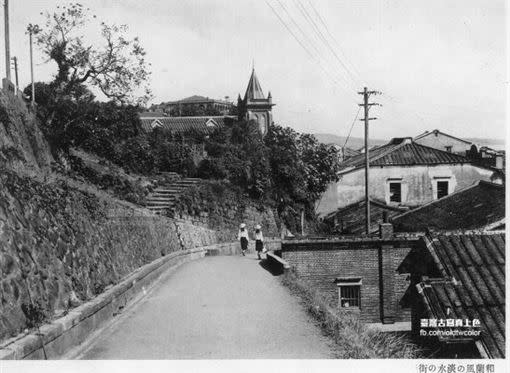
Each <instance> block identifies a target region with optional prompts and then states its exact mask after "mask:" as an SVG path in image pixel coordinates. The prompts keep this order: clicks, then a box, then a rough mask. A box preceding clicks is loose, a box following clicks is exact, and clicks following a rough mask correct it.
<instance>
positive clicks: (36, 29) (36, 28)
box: [27, 23, 41, 106]
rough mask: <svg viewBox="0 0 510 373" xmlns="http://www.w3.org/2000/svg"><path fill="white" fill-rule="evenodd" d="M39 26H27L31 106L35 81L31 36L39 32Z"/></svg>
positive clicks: (33, 103)
mask: <svg viewBox="0 0 510 373" xmlns="http://www.w3.org/2000/svg"><path fill="white" fill-rule="evenodd" d="M39 31H41V30H40V28H39V26H37V25H33V24H31V23H30V24H29V25H28V26H27V32H28V38H29V43H30V80H31V84H32V95H31V96H32V106H34V105H35V83H34V51H33V49H34V46H33V36H34V35H37V34H38V33H39Z"/></svg>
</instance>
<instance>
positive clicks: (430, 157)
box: [340, 138, 470, 172]
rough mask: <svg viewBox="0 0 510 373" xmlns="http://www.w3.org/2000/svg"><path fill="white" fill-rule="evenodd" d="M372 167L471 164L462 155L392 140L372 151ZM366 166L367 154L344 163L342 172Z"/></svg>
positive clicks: (402, 140) (370, 153)
mask: <svg viewBox="0 0 510 373" xmlns="http://www.w3.org/2000/svg"><path fill="white" fill-rule="evenodd" d="M369 158H370V166H400V165H405V166H410V165H436V164H452V163H469V162H470V161H469V160H468V159H467V158H466V157H463V156H461V155H458V154H453V153H448V152H445V151H442V150H438V149H434V148H430V147H428V146H424V145H420V144H417V143H415V142H413V141H412V139H411V138H398V139H392V140H391V141H390V142H389V143H388V144H385V145H381V146H379V147H376V148H373V149H370V151H369ZM364 165H365V154H360V155H357V156H354V157H352V158H349V159H347V160H345V161H344V162H342V164H341V167H342V170H341V171H340V172H348V171H350V170H353V169H357V168H361V167H363V166H364Z"/></svg>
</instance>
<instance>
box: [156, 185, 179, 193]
mask: <svg viewBox="0 0 510 373" xmlns="http://www.w3.org/2000/svg"><path fill="white" fill-rule="evenodd" d="M184 189H186V187H184V186H175V187H168V188H156V189H154V193H158V192H159V193H180V192H182V191H183V190H184Z"/></svg>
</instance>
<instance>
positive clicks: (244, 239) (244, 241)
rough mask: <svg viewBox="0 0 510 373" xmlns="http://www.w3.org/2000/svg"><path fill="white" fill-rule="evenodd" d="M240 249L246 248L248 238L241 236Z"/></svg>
mask: <svg viewBox="0 0 510 373" xmlns="http://www.w3.org/2000/svg"><path fill="white" fill-rule="evenodd" d="M241 250H248V239H247V238H246V237H241Z"/></svg>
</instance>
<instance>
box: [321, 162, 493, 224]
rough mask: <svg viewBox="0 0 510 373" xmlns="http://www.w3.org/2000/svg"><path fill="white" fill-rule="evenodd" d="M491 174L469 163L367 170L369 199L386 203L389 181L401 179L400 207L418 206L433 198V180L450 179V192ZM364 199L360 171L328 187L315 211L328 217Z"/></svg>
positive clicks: (489, 177)
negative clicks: (329, 214) (331, 213)
mask: <svg viewBox="0 0 510 373" xmlns="http://www.w3.org/2000/svg"><path fill="white" fill-rule="evenodd" d="M492 175H493V171H491V170H489V169H485V168H481V167H476V166H473V165H471V164H456V165H439V166H408V167H404V166H393V167H377V168H376V167H371V168H370V176H369V177H370V184H369V188H370V196H371V198H375V199H378V200H381V201H386V202H387V203H389V199H388V189H389V184H388V180H389V179H401V180H402V198H403V201H402V205H404V206H419V205H422V204H424V203H427V202H430V201H432V200H434V199H435V195H436V192H437V191H436V183H435V181H434V180H435V179H434V178H449V180H450V183H449V187H450V189H449V193H453V192H454V191H458V190H460V189H463V188H466V187H468V186H471V185H473V184H474V183H475V182H477V181H479V180H486V181H490V180H491V176H492ZM364 196H365V173H364V170H363V169H359V170H356V171H353V172H349V173H346V174H343V175H341V178H340V180H339V181H338V182H336V183H333V184H331V185H330V186H329V187H328V189H327V191H326V192H325V193H324V195H323V196H322V198H321V200H320V201H319V203H318V205H317V212H318V213H319V214H321V215H325V214H328V213H330V212H333V211H335V210H336V209H338V208H341V207H344V206H347V205H350V204H352V203H355V202H358V201H360V200H361V199H363V198H364Z"/></svg>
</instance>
